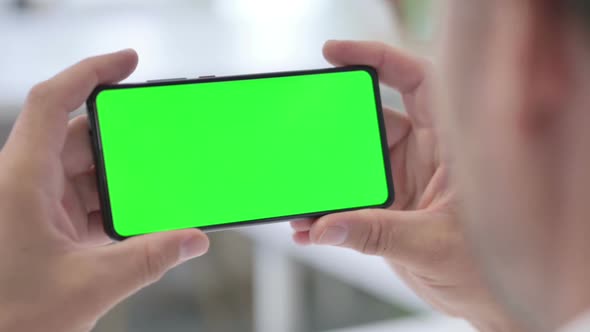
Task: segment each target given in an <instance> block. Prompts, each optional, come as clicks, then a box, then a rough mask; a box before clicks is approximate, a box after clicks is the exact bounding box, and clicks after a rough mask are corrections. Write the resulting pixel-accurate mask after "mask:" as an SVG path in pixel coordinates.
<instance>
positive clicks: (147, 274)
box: [94, 229, 209, 304]
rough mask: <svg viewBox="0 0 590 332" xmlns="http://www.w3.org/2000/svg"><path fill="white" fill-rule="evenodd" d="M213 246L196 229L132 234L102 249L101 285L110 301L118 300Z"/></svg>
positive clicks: (96, 257) (99, 264) (98, 259)
mask: <svg viewBox="0 0 590 332" xmlns="http://www.w3.org/2000/svg"><path fill="white" fill-rule="evenodd" d="M208 249H209V240H208V238H207V236H206V235H205V234H204V233H203V232H201V231H199V230H196V229H187V230H181V231H174V232H166V233H154V234H149V235H143V236H138V237H134V238H130V239H128V240H125V241H123V242H120V243H117V244H113V245H110V246H107V247H102V248H100V249H98V251H97V252H96V253H95V254H96V256H95V257H94V258H95V260H96V261H97V263H98V267H97V269H98V270H99V271H102V272H99V273H101V274H104V275H102V276H101V278H99V280H100V282H101V283H102V284H103V285H101V286H102V287H100V289H101V292H108V294H104V293H103V297H105V300H106V301H107V302H110V303H109V304H115V303H117V302H119V301H120V300H122V299H124V298H126V297H127V296H129V295H131V294H133V293H135V292H136V291H138V290H139V289H141V288H143V287H145V286H147V285H149V284H151V283H153V282H155V281H157V280H159V279H160V278H161V277H162V276H163V275H164V274H165V273H166V272H167V271H168V270H170V269H171V268H173V267H175V266H177V265H178V264H180V263H183V262H185V261H187V260H189V259H191V258H194V257H198V256H202V255H203V254H205V252H207V250H208Z"/></svg>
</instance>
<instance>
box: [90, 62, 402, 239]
mask: <svg viewBox="0 0 590 332" xmlns="http://www.w3.org/2000/svg"><path fill="white" fill-rule="evenodd" d="M87 107H88V118H89V123H90V135H91V136H92V143H93V149H94V155H95V166H96V174H97V181H98V190H99V196H100V202H101V210H102V214H103V220H104V225H105V230H106V232H107V233H108V234H109V235H110V236H111V237H112V238H114V239H117V240H121V239H125V238H127V237H131V236H135V235H141V234H147V233H153V232H160V231H168V230H175V229H184V228H199V229H203V230H216V229H223V228H229V227H232V228H233V227H237V226H246V225H252V224H256V223H263V222H270V221H279V220H289V219H294V218H300V217H312V216H320V215H324V214H328V213H333V212H339V211H347V210H353V209H363V208H384V207H387V206H389V205H390V204H391V203H392V202H393V199H394V189H393V181H392V176H391V171H390V162H389V155H388V151H389V149H388V147H387V140H386V133H385V126H384V122H383V114H382V108H381V101H380V94H379V83H378V77H377V73H376V71H375V70H374V69H373V68H371V67H365V66H349V67H342V68H330V69H321V70H308V71H297V72H281V73H266V74H255V75H245V76H233V77H204V78H197V79H175V80H162V81H156V82H153V81H152V82H149V81H148V82H147V83H139V84H120V85H105V86H99V87H98V88H96V89H95V91H94V92H93V93H92V95H91V96H90V97H89V99H88V101H87Z"/></svg>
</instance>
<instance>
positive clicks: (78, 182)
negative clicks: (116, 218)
mask: <svg viewBox="0 0 590 332" xmlns="http://www.w3.org/2000/svg"><path fill="white" fill-rule="evenodd" d="M74 186H75V187H76V192H77V193H78V196H79V197H80V200H81V202H82V204H83V205H84V207H85V210H86V212H87V213H91V212H94V211H98V210H100V200H99V197H98V186H97V183H96V171H94V170H91V171H88V172H86V173H84V174H80V175H78V176H76V177H75V178H74Z"/></svg>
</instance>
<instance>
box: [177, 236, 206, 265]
mask: <svg viewBox="0 0 590 332" xmlns="http://www.w3.org/2000/svg"><path fill="white" fill-rule="evenodd" d="M207 249H209V242H208V241H207V240H206V239H204V238H203V237H200V236H191V237H189V238H187V239H186V240H184V241H182V243H181V244H180V261H186V260H189V259H191V258H195V257H199V256H203V255H204V254H205V253H206V252H207Z"/></svg>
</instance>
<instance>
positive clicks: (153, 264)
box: [139, 243, 169, 284]
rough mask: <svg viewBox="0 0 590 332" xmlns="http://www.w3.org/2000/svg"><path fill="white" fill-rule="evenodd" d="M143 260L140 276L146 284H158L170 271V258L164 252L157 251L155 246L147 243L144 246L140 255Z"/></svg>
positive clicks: (141, 260)
mask: <svg viewBox="0 0 590 332" xmlns="http://www.w3.org/2000/svg"><path fill="white" fill-rule="evenodd" d="M140 254H141V255H142V257H143V259H140V260H139V261H140V262H142V263H141V267H140V275H141V278H142V282H143V283H144V284H149V283H153V282H156V281H158V280H160V279H161V278H162V276H163V275H164V273H165V272H166V270H167V269H168V261H169V260H168V257H167V255H166V254H165V253H164V251H162V250H157V249H156V248H155V247H154V246H152V245H150V244H149V243H146V244H145V245H143V246H142V250H141V253H140Z"/></svg>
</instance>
